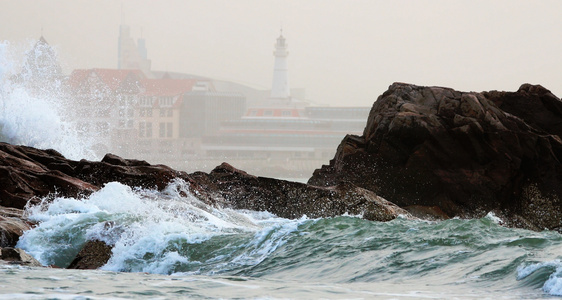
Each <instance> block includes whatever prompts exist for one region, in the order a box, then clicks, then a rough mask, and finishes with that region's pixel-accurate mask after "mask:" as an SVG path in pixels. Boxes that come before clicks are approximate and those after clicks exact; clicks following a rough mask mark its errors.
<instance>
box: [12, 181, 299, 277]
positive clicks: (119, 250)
mask: <svg viewBox="0 0 562 300" xmlns="http://www.w3.org/2000/svg"><path fill="white" fill-rule="evenodd" d="M180 192H183V193H186V194H188V193H189V192H188V189H187V185H186V183H185V182H183V181H181V180H177V181H175V182H173V183H171V184H170V185H169V186H168V188H166V189H165V190H164V191H162V192H158V191H154V190H142V189H132V188H130V187H128V186H126V185H123V184H120V183H117V182H111V183H108V184H106V185H105V186H104V187H103V188H102V189H101V190H99V191H97V192H95V193H93V194H92V195H91V196H89V197H87V198H85V199H74V198H64V197H59V198H56V199H54V200H53V201H52V202H47V200H44V202H43V203H42V204H40V205H37V206H33V207H30V208H28V209H27V213H28V214H29V218H30V219H31V220H33V221H36V222H40V223H39V225H38V226H37V227H35V228H33V229H32V230H29V231H26V232H25V234H24V235H23V236H22V238H21V239H20V241H19V243H18V245H17V246H18V247H20V248H23V249H24V250H26V251H27V252H28V253H30V254H31V255H33V256H34V257H35V258H36V259H38V260H39V261H40V262H41V263H42V264H45V265H51V264H57V265H64V264H67V263H69V261H70V260H72V257H73V256H74V255H75V254H76V253H77V251H78V250H79V249H80V248H81V247H82V245H83V244H84V242H85V241H86V240H89V239H98V240H102V241H105V242H106V243H108V244H112V245H114V248H113V254H112V257H111V259H110V260H109V262H108V263H107V264H106V265H105V266H104V267H103V268H102V269H104V270H109V271H132V272H149V273H160V274H169V273H173V270H174V268H175V267H176V266H178V265H182V264H189V263H198V262H190V260H189V257H188V256H186V255H184V254H181V253H179V252H180V250H181V249H184V248H185V247H187V246H189V245H193V244H201V243H203V242H205V241H207V240H209V239H211V238H213V237H215V236H219V235H222V236H228V235H235V234H243V235H244V234H248V233H249V234H251V235H253V238H250V240H249V241H248V242H247V243H245V244H244V245H241V246H240V247H244V248H246V247H247V248H249V249H250V250H249V251H244V252H243V253H241V254H239V255H238V256H237V257H235V258H234V259H233V261H232V263H234V264H237V265H255V264H258V263H260V262H261V261H263V260H264V259H265V258H266V257H267V256H268V254H270V253H271V252H273V251H275V250H276V249H277V248H278V247H280V246H281V245H283V244H284V243H285V240H286V237H287V236H288V235H289V234H290V233H291V232H293V231H295V230H297V227H298V225H299V224H300V223H302V222H304V221H305V220H306V219H300V220H287V219H282V218H278V217H275V216H274V215H271V214H268V213H259V212H252V211H236V210H231V209H218V208H214V207H211V206H208V205H206V204H204V203H202V202H200V201H198V200H197V199H196V198H195V197H193V196H187V197H185V196H184V197H182V196H180ZM188 195H189V194H188ZM211 259H213V258H211ZM215 259H217V258H215ZM218 259H220V257H219V258H218ZM221 268H222V267H221V266H220V264H217V266H216V268H215V269H214V270H213V271H212V272H220V271H221ZM195 271H197V270H195Z"/></svg>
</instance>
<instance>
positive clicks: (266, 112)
mask: <svg viewBox="0 0 562 300" xmlns="http://www.w3.org/2000/svg"><path fill="white" fill-rule="evenodd" d="M263 115H264V116H273V111H272V110H266V111H264V112H263Z"/></svg>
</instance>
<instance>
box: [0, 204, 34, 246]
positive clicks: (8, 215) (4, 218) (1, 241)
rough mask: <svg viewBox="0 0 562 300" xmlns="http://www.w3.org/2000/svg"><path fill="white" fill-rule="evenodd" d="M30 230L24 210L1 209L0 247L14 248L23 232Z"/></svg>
mask: <svg viewBox="0 0 562 300" xmlns="http://www.w3.org/2000/svg"><path fill="white" fill-rule="evenodd" d="M30 228H31V226H30V224H29V223H27V222H26V221H24V218H23V210H21V209H17V208H7V207H0V247H14V246H15V245H16V244H17V242H18V240H19V237H20V236H21V235H22V234H23V232H24V231H26V230H28V229H30Z"/></svg>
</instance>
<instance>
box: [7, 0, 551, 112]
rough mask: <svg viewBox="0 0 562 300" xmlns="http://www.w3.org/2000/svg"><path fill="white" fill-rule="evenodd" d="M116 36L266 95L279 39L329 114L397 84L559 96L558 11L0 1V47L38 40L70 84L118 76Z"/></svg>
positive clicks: (276, 1) (547, 4)
mask: <svg viewBox="0 0 562 300" xmlns="http://www.w3.org/2000/svg"><path fill="white" fill-rule="evenodd" d="M120 24H126V25H129V26H130V28H131V34H132V36H133V38H135V39H136V38H141V37H142V38H144V39H146V47H147V49H148V58H149V59H151V60H152V69H153V70H161V71H176V72H184V73H190V74H197V75H201V76H208V77H213V78H217V79H224V80H230V81H235V82H239V83H244V84H247V85H251V86H255V87H258V88H262V89H268V88H270V87H271V76H272V66H273V55H272V51H273V43H274V42H275V38H276V37H277V36H278V35H279V30H280V28H283V35H284V36H285V37H286V38H287V42H288V44H289V48H288V49H289V53H290V55H289V61H288V62H289V78H290V81H291V86H292V87H296V88H306V95H307V100H309V101H311V102H313V103H319V104H324V105H335V106H370V105H372V103H373V101H374V100H375V99H376V97H377V96H378V95H380V94H382V93H383V92H384V91H385V90H386V89H387V87H388V86H389V85H390V84H391V83H392V82H395V81H401V82H408V83H414V84H418V85H438V86H447V87H452V88H455V89H458V90H462V91H484V90H492V89H496V90H509V91H513V90H517V88H518V87H519V86H520V84H522V83H524V82H529V83H535V84H542V85H543V86H545V87H546V88H548V89H550V90H551V91H552V92H553V93H554V94H556V95H557V96H559V97H560V95H562V1H521V0H509V1H507V0H506V1H450V0H446V1H372V0H365V1H360V0H353V1H333V0H316V1H310V0H307V1H298V0H295V1H280V0H260V1H257V0H237V1H229V0H211V1H183V0H181V1H180V0H178V1H169V0H164V1H147V0H135V1H126V0H124V1H108V0H102V1H83V0H68V1H52V0H49V1H46V0H42V1H7V0H2V1H0V40H8V41H10V42H11V43H22V42H25V41H26V40H29V39H37V38H39V37H40V36H41V35H43V36H44V37H45V39H46V40H47V41H48V42H49V44H50V45H52V46H54V47H56V48H57V50H58V53H59V60H60V61H61V64H62V65H63V69H64V72H66V73H69V72H70V71H72V70H73V69H76V68H116V66H117V38H118V34H119V25H120Z"/></svg>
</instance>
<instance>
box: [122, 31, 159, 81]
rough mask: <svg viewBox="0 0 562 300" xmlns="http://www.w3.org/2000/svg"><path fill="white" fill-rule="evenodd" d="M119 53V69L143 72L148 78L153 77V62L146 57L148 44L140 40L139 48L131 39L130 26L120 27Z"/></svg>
mask: <svg viewBox="0 0 562 300" xmlns="http://www.w3.org/2000/svg"><path fill="white" fill-rule="evenodd" d="M117 51H118V52H117V68H118V69H133V70H141V71H143V73H144V74H145V75H146V76H147V77H151V72H150V68H151V62H150V59H148V58H147V55H146V54H147V53H146V42H145V40H144V39H142V38H140V39H138V46H137V44H135V40H134V39H133V38H132V37H131V30H130V29H129V26H126V25H121V26H120V27H119V39H118V50H117Z"/></svg>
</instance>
